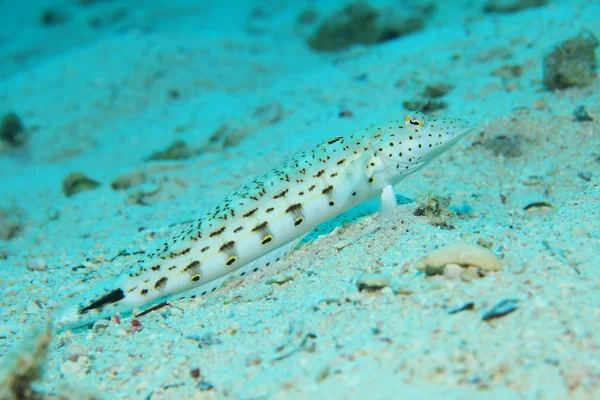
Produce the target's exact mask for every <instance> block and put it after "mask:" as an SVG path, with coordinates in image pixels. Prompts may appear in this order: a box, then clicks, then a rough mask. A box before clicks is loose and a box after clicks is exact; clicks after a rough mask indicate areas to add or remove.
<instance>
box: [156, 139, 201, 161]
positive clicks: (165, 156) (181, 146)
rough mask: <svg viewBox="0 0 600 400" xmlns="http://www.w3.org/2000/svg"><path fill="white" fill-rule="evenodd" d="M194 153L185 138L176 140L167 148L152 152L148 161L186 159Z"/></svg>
mask: <svg viewBox="0 0 600 400" xmlns="http://www.w3.org/2000/svg"><path fill="white" fill-rule="evenodd" d="M192 155H193V152H192V150H191V149H190V148H189V147H188V145H187V143H185V142H184V141H183V140H176V141H175V142H173V143H172V144H171V145H170V146H169V147H167V148H166V149H165V150H160V151H156V152H154V153H152V155H151V156H150V157H148V158H147V159H146V161H152V160H185V159H187V158H190V157H191V156H192Z"/></svg>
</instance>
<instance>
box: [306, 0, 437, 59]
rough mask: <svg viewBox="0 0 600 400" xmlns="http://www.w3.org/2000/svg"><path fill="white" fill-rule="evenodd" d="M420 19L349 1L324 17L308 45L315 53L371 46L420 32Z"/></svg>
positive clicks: (421, 27) (422, 25) (421, 22)
mask: <svg viewBox="0 0 600 400" xmlns="http://www.w3.org/2000/svg"><path fill="white" fill-rule="evenodd" d="M424 26H425V22H424V21H423V19H422V18H421V17H419V16H416V15H415V16H406V15H404V13H395V12H391V11H386V12H381V11H379V10H377V9H375V8H373V7H372V6H371V5H369V4H367V3H364V2H360V1H357V2H352V3H350V4H348V5H347V6H345V7H344V8H343V9H341V10H339V11H337V12H335V13H334V14H333V15H331V16H329V17H327V18H326V19H325V21H323V23H322V24H321V26H320V27H319V29H318V30H317V32H316V33H315V34H314V35H313V36H312V37H311V38H309V39H308V41H307V42H308V45H309V46H310V47H311V48H312V49H313V50H317V51H332V52H333V51H341V50H344V49H347V48H348V47H350V46H352V45H355V44H363V45H371V44H375V43H381V42H384V41H386V40H391V39H394V38H397V37H399V36H403V35H407V34H409V33H412V32H415V31H418V30H421V29H423V27H424Z"/></svg>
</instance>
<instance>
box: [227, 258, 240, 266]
mask: <svg viewBox="0 0 600 400" xmlns="http://www.w3.org/2000/svg"><path fill="white" fill-rule="evenodd" d="M237 259H238V258H237V256H231V257H229V258H228V259H227V261H225V264H227V265H233V263H234V262H236V261H237Z"/></svg>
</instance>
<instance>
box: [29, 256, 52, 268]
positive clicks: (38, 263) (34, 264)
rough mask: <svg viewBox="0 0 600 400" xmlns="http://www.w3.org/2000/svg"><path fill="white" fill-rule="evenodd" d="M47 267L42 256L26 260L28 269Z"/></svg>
mask: <svg viewBox="0 0 600 400" xmlns="http://www.w3.org/2000/svg"><path fill="white" fill-rule="evenodd" d="M47 268H48V262H47V261H46V260H44V259H43V258H37V259H35V260H29V261H27V269H28V270H30V271H45V270H46V269H47Z"/></svg>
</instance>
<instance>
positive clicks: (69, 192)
mask: <svg viewBox="0 0 600 400" xmlns="http://www.w3.org/2000/svg"><path fill="white" fill-rule="evenodd" d="M98 186H100V183H99V182H96V181H95V180H93V179H91V178H88V177H87V176H85V175H84V174H82V173H81V172H72V173H70V174H69V175H68V176H67V177H66V178H65V179H64V180H63V193H64V194H65V195H66V196H67V197H71V196H73V195H75V194H77V193H80V192H85V191H87V190H93V189H95V188H97V187H98Z"/></svg>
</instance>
